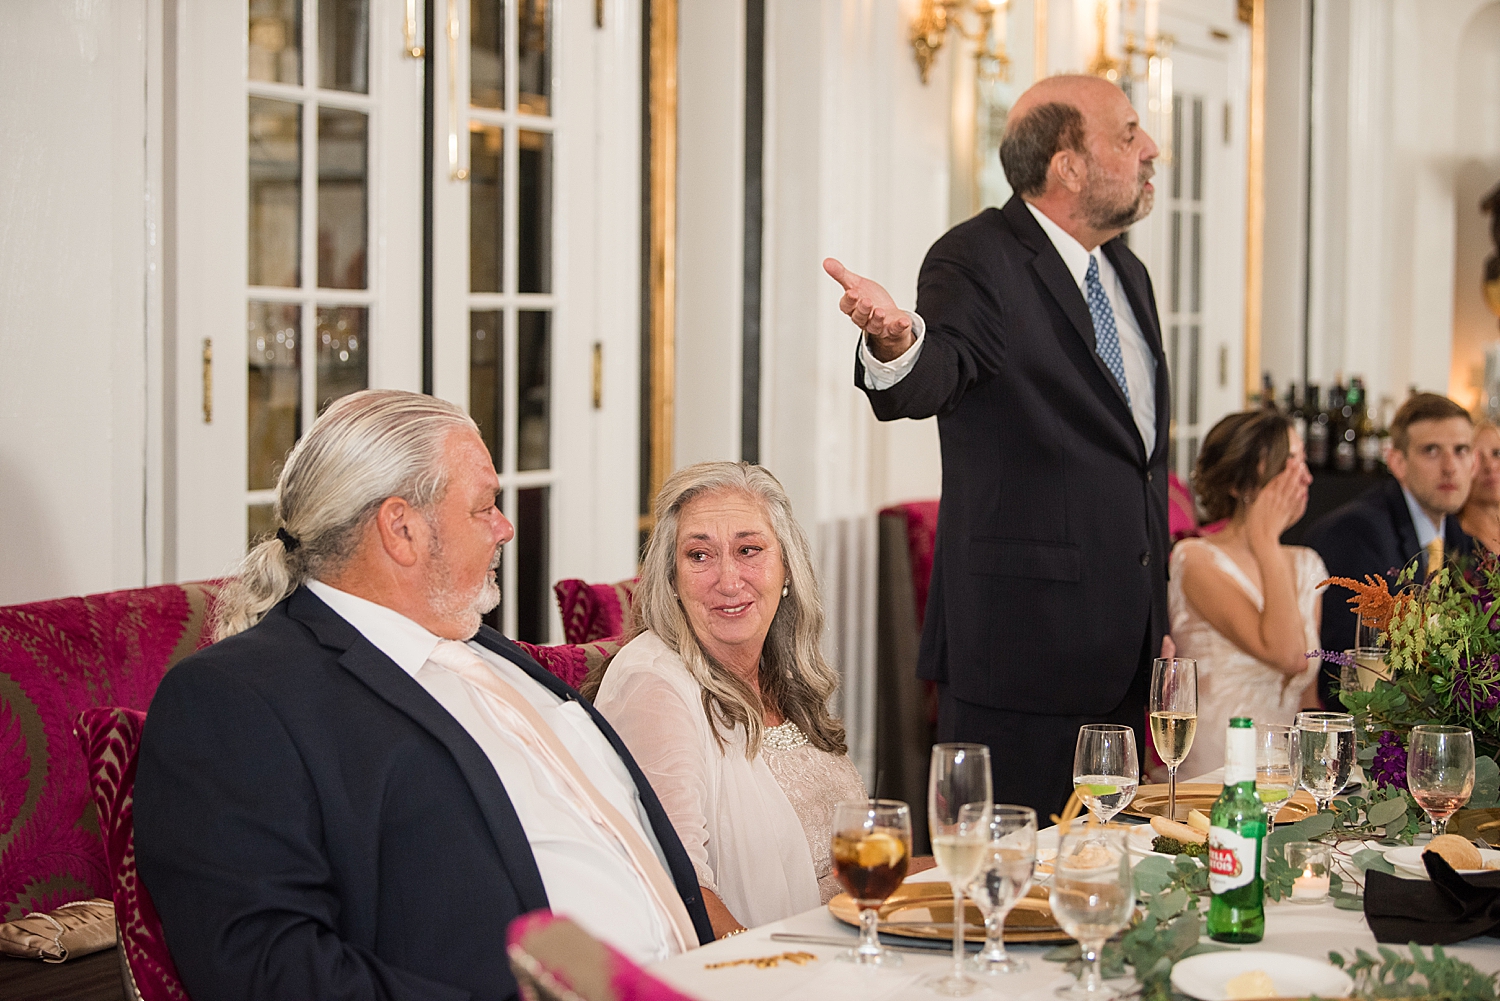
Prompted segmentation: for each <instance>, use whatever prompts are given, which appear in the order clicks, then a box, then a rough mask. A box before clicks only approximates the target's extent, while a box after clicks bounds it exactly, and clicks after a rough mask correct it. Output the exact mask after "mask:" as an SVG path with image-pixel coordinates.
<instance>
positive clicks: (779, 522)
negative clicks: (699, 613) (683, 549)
mask: <svg viewBox="0 0 1500 1001" xmlns="http://www.w3.org/2000/svg"><path fill="white" fill-rule="evenodd" d="M722 490H731V491H738V492H740V493H744V494H747V495H749V496H751V497H753V498H755V499H756V500H757V501H759V502H760V503H761V505H762V506H763V507H764V508H765V513H766V516H767V520H768V521H770V523H771V531H772V532H773V533H774V534H775V536H776V543H777V545H778V546H779V547H780V549H781V560H782V563H783V565H784V566H785V568H786V576H787V582H788V584H789V586H790V590H789V592H788V594H787V596H786V597H784V598H782V599H781V605H780V607H778V608H777V610H776V616H775V618H773V619H772V620H771V628H770V631H769V632H768V633H767V634H766V642H765V646H764V648H763V649H762V651H761V661H760V679H759V681H760V696H759V698H757V697H756V693H755V692H754V691H753V690H752V689H751V688H750V686H749V685H747V684H745V682H744V681H742V680H741V679H740V678H738V677H736V676H735V674H734V673H733V672H732V671H730V670H729V669H728V668H726V667H724V666H723V665H722V664H719V663H718V662H717V661H715V660H714V659H713V658H712V657H710V656H709V655H708V652H707V651H705V650H704V649H703V644H702V643H700V642H699V641H698V638H697V636H696V635H694V633H693V629H692V626H691V624H690V623H689V622H688V617H687V612H686V611H685V610H684V609H683V607H682V602H681V601H679V600H678V598H677V595H676V593H675V592H676V590H677V531H678V524H679V522H680V520H681V515H682V509H683V507H685V506H686V505H687V503H688V502H689V501H691V500H693V499H694V498H695V497H700V496H703V495H704V494H710V493H717V492H719V491H722ZM632 606H633V607H632V609H631V612H632V620H633V622H634V626H633V628H632V631H631V636H636V635H639V634H640V633H643V632H645V631H647V630H650V631H651V632H653V633H655V634H656V635H657V636H658V637H660V638H661V640H662V642H664V643H666V644H667V646H669V647H671V648H672V649H673V650H675V651H676V652H677V654H678V656H680V657H681V658H682V660H683V663H685V664H686V665H687V669H688V672H689V673H690V674H691V675H692V676H693V679H694V680H695V681H697V682H698V684H699V685H700V686H701V687H702V689H703V712H704V713H705V714H706V715H707V716H708V722H709V726H710V728H711V729H712V730H713V733H714V738H715V739H716V740H717V741H718V742H719V746H720V747H722V746H723V745H724V737H723V735H722V734H721V733H720V728H721V727H723V728H724V729H726V730H728V731H729V732H730V733H733V732H734V731H735V730H736V729H738V728H740V727H744V729H745V755H746V757H751V758H753V757H755V755H756V754H757V753H759V751H760V740H761V732H762V730H763V729H764V724H763V716H764V713H765V708H766V707H768V706H769V707H771V708H773V709H775V710H777V711H778V712H780V714H781V715H782V716H783V717H784V718H786V719H787V720H790V721H791V722H794V723H796V724H797V726H798V727H799V728H800V729H801V730H802V732H803V733H804V734H806V735H807V739H808V741H809V742H810V743H812V745H813V746H814V747H817V748H819V749H820V750H824V751H829V752H832V753H834V754H843V753H845V752H846V751H847V747H846V745H845V743H844V725H843V723H841V722H839V721H838V720H837V719H835V718H833V717H832V716H830V715H829V713H828V700H829V698H830V697H831V696H832V695H833V692H834V689H836V688H837V687H838V675H837V674H836V673H835V672H834V670H833V668H832V667H830V666H829V665H828V662H827V661H826V660H824V659H823V653H822V651H821V650H820V649H819V647H818V640H819V637H820V636H821V635H822V633H823V602H822V599H821V598H820V597H819V594H818V581H817V576H816V574H815V573H814V571H813V561H812V550H811V548H810V547H809V546H808V544H807V536H806V535H804V534H803V533H802V528H801V526H799V525H798V524H797V519H796V518H794V517H793V516H792V503H791V501H790V500H789V499H788V498H787V495H786V491H785V490H783V489H782V487H781V484H780V483H779V482H777V480H776V477H774V476H772V475H771V474H770V473H768V472H766V470H765V469H763V468H761V467H760V466H752V465H751V464H749V463H748V462H700V463H698V464H696V465H693V466H687V467H685V468H683V469H679V470H678V471H677V472H676V473H673V474H672V476H671V478H670V479H668V480H667V482H666V483H665V484H664V485H663V486H662V488H661V492H660V493H658V494H657V495H656V527H655V528H654V529H652V532H651V541H650V542H649V543H647V545H646V558H645V560H644V561H643V562H642V564H641V582H640V584H639V585H638V586H637V587H636V591H635V600H634V601H633V602H632Z"/></svg>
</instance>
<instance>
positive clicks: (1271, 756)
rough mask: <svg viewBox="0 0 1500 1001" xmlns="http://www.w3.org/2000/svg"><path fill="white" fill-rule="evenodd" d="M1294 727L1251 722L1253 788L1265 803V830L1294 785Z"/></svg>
mask: <svg viewBox="0 0 1500 1001" xmlns="http://www.w3.org/2000/svg"><path fill="white" fill-rule="evenodd" d="M1297 747H1298V743H1297V728H1296V727H1294V726H1288V725H1287V724H1285V723H1257V724H1255V792H1256V795H1258V796H1259V797H1260V801H1261V802H1262V803H1264V804H1265V805H1266V833H1267V834H1270V833H1271V832H1272V831H1274V830H1275V829H1276V819H1275V818H1276V814H1277V813H1279V812H1281V807H1282V806H1283V805H1284V804H1285V803H1286V801H1287V800H1288V799H1290V798H1291V795H1292V790H1294V789H1296V788H1297Z"/></svg>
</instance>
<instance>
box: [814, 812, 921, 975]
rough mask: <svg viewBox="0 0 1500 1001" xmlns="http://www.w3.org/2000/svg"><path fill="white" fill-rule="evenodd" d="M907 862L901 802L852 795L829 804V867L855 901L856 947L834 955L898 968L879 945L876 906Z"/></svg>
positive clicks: (907, 817)
mask: <svg viewBox="0 0 1500 1001" xmlns="http://www.w3.org/2000/svg"><path fill="white" fill-rule="evenodd" d="M910 865H911V810H910V809H909V808H908V807H907V805H906V804H905V803H903V802H901V801H900V800H894V799H855V800H848V801H846V802H843V803H839V804H838V805H836V806H835V807H834V808H833V871H834V873H836V874H837V875H838V878H839V882H840V883H842V884H843V886H844V889H845V890H848V891H849V896H851V897H853V898H854V901H855V903H857V904H859V945H858V946H857V947H856V948H853V949H850V950H849V951H848V952H845V953H843V954H842V955H841V956H839V957H838V958H839V959H841V960H843V961H844V962H846V963H858V964H859V965H860V966H900V965H901V957H900V956H898V955H897V954H896V953H894V952H891V951H890V950H889V949H882V948H881V947H880V938H879V936H878V935H877V934H876V925H877V924H878V923H879V920H880V905H881V904H883V903H885V901H886V898H887V897H889V896H890V895H891V894H893V893H895V892H896V887H898V886H900V885H901V881H902V880H903V879H905V878H906V870H907V867H908V866H910Z"/></svg>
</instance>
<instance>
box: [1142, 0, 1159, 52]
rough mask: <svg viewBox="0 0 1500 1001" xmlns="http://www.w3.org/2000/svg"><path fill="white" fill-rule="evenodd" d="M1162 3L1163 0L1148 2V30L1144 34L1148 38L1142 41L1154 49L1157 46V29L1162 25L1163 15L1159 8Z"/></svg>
mask: <svg viewBox="0 0 1500 1001" xmlns="http://www.w3.org/2000/svg"><path fill="white" fill-rule="evenodd" d="M1160 3H1161V0H1146V30H1145V32H1144V34H1145V36H1146V37H1145V38H1144V39H1143V40H1142V41H1144V42H1145V44H1147V45H1150V46H1153V47H1154V46H1155V45H1156V28H1157V25H1158V23H1160V21H1159V19H1160V16H1161V15H1160V12H1159V7H1158V5H1159V4H1160Z"/></svg>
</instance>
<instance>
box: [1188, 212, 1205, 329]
mask: <svg viewBox="0 0 1500 1001" xmlns="http://www.w3.org/2000/svg"><path fill="white" fill-rule="evenodd" d="M1202 299H1203V214H1202V213H1201V212H1194V213H1193V239H1192V242H1191V243H1190V244H1189V245H1188V312H1190V313H1196V312H1198V310H1199V309H1201V308H1202Z"/></svg>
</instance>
